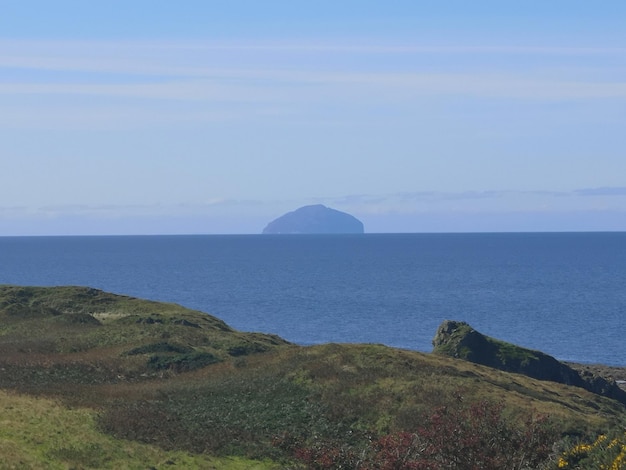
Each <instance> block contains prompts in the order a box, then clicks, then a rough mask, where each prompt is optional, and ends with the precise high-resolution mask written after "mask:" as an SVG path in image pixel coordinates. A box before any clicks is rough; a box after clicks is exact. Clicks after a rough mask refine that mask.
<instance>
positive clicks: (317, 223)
mask: <svg viewBox="0 0 626 470" xmlns="http://www.w3.org/2000/svg"><path fill="white" fill-rule="evenodd" d="M263 233H264V234H299V233H364V229H363V223H362V222H361V221H360V220H359V219H357V218H356V217H354V216H352V215H350V214H347V213H345V212H341V211H338V210H335V209H331V208H329V207H326V206H324V205H322V204H315V205H311V206H304V207H300V208H299V209H296V210H295V211H293V212H288V213H286V214H284V215H282V216H280V217H278V218H277V219H275V220H273V221H271V222H270V223H269V224H267V226H266V227H265V229H263Z"/></svg>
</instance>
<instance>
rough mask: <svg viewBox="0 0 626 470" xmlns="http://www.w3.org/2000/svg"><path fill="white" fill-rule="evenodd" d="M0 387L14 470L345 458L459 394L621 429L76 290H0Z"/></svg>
mask: <svg viewBox="0 0 626 470" xmlns="http://www.w3.org/2000/svg"><path fill="white" fill-rule="evenodd" d="M501 350H502V349H501ZM502 351H503V354H509V353H510V354H517V352H516V351H512V352H507V351H506V350H502ZM514 359H515V360H525V358H523V357H517V356H515V357H514ZM0 387H2V388H3V389H5V390H13V392H11V393H7V392H2V391H0V406H2V407H3V411H2V413H0V415H1V416H2V418H0V419H2V420H3V425H2V426H0V428H1V431H0V454H1V455H3V457H4V456H8V457H7V459H8V460H7V459H5V462H9V463H8V464H7V466H8V467H10V466H14V467H18V468H19V467H23V468H149V467H155V468H161V467H163V468H168V466H169V468H171V467H172V466H173V465H175V466H178V467H185V468H194V467H197V468H225V469H230V468H233V469H235V468H272V466H275V467H288V466H290V465H293V454H292V452H293V450H294V448H295V447H297V446H305V447H306V446H316V445H318V444H320V443H324V445H332V446H334V448H342V449H350V450H351V451H354V452H357V453H358V452H361V451H363V450H364V449H366V448H367V446H369V445H371V442H373V441H374V440H375V439H377V438H379V437H381V436H385V435H388V434H393V433H398V432H416V431H417V430H419V429H420V427H421V426H422V425H423V423H424V420H425V419H426V417H428V416H430V415H432V413H433V411H435V410H437V409H440V408H441V407H447V406H450V405H451V404H454V403H458V402H459V401H460V400H462V401H463V402H465V403H474V402H477V401H479V400H485V399H486V400H490V401H493V402H498V403H503V405H504V407H505V414H506V417H507V419H509V420H510V421H511V423H513V424H515V423H521V422H523V421H524V420H525V419H526V418H527V417H528V416H531V415H535V414H542V415H547V416H549V419H550V422H551V423H552V424H553V425H554V426H557V427H558V429H559V432H560V433H561V434H562V435H575V436H586V435H588V436H593V435H594V434H597V433H599V432H604V431H605V430H607V429H615V428H617V427H619V426H624V424H625V423H626V408H625V407H624V406H623V405H621V404H620V403H618V402H616V401H613V400H610V399H607V398H603V397H600V396H597V395H593V394H591V393H589V392H586V391H585V390H582V389H580V388H574V387H567V386H564V385H559V384H556V383H553V382H546V381H540V380H536V379H531V378H529V377H526V376H523V375H517V374H511V373H507V372H503V371H500V370H496V369H492V368H489V367H485V366H480V365H477V364H473V363H470V362H467V361H463V360H459V359H454V358H451V357H446V356H441V355H434V354H424V353H419V352H413V351H405V350H399V349H394V348H389V347H385V346H381V345H348V344H326V345H320V346H313V347H297V346H294V345H291V344H289V343H287V342H286V341H284V340H282V339H281V338H278V337H276V336H274V335H268V334H262V333H243V332H238V331H235V330H233V329H231V328H230V327H228V326H227V325H225V324H224V323H223V322H221V321H220V320H218V319H216V318H214V317H211V316H210V315H207V314H204V313H202V312H197V311H193V310H188V309H185V308H183V307H181V306H178V305H173V304H162V303H157V302H149V301H144V300H140V299H133V298H129V297H125V296H116V295H113V294H107V293H104V292H101V291H97V290H94V289H88V288H79V287H76V288H75V287H64V288H22V287H15V286H0ZM328 443H330V444H328ZM168 462H169V463H168ZM172 462H173V463H172ZM1 465H2V464H1V463H0V468H2V467H1Z"/></svg>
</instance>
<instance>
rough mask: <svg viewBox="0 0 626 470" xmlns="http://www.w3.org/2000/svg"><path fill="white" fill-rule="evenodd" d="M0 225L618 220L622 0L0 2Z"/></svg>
mask: <svg viewBox="0 0 626 470" xmlns="http://www.w3.org/2000/svg"><path fill="white" fill-rule="evenodd" d="M1 4H2V15H1V16H0V236H13V235H17V236H23V235H126V234H230V233H234V234H240V233H241V234H248V233H260V232H261V231H262V230H263V228H264V227H265V225H266V224H267V223H268V222H270V221H271V220H273V219H274V218H276V217H278V216H280V215H282V214H283V213H285V212H288V211H291V210H294V209H296V208H298V207H300V206H304V205H308V204H325V205H327V206H329V207H332V208H334V209H338V210H342V211H346V212H349V213H350V214H352V215H354V216H356V217H357V218H359V219H360V220H361V221H362V222H363V223H364V225H365V230H366V232H370V233H378V232H502V231H504V232H506V231H614V230H618V231H624V230H626V153H625V149H626V28H624V24H625V22H626V2H624V1H623V0H617V1H612V0H605V1H602V2H589V1H588V0H587V1H578V0H567V1H566V0H551V1H549V2H546V1H545V0H527V1H524V2H502V1H483V0H476V1H473V2H468V1H465V0H462V1H460V0H452V1H447V0H440V1H430V0H393V1H387V2H382V1H370V0H342V1H341V2H339V1H336V0H334V1H329V0H316V1H314V2H313V1H298V0H265V1H263V2H261V1H258V0H229V1H212V0H181V1H179V2H172V1H161V0H124V1H120V0H108V1H106V2H87V1H84V0H55V1H54V2H50V1H48V0H41V1H36V0H1Z"/></svg>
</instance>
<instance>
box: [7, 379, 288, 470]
mask: <svg viewBox="0 0 626 470" xmlns="http://www.w3.org/2000/svg"><path fill="white" fill-rule="evenodd" d="M0 416H1V418H0V419H1V422H2V426H0V455H2V461H1V462H0V468H29V469H67V468H84V469H88V468H93V469H106V468H110V469H146V468H157V469H160V468H189V469H194V468H195V469H224V470H239V469H259V470H261V469H273V468H278V467H277V466H276V465H275V464H273V463H271V462H269V461H265V462H262V461H253V460H247V459H242V458H217V457H211V456H208V455H197V454H196V455H193V454H190V453H187V452H182V451H165V450H163V449H161V448H159V447H157V446H153V445H146V444H141V443H137V442H133V441H125V440H120V439H115V438H113V437H112V436H110V435H107V434H104V433H103V432H101V431H100V430H98V428H97V413H96V412H95V411H94V410H93V409H88V408H67V407H65V406H63V405H62V404H61V403H59V402H58V401H56V400H50V399H43V398H33V397H28V396H23V395H16V394H13V393H7V392H2V391H0Z"/></svg>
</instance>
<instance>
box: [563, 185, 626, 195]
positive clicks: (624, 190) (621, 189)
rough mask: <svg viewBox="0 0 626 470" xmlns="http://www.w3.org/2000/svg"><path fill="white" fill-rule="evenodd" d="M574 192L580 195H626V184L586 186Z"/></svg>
mask: <svg viewBox="0 0 626 470" xmlns="http://www.w3.org/2000/svg"><path fill="white" fill-rule="evenodd" d="M574 192H575V194H577V195H579V196H626V186H618V187H604V188H585V189H577V190H576V191H574Z"/></svg>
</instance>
